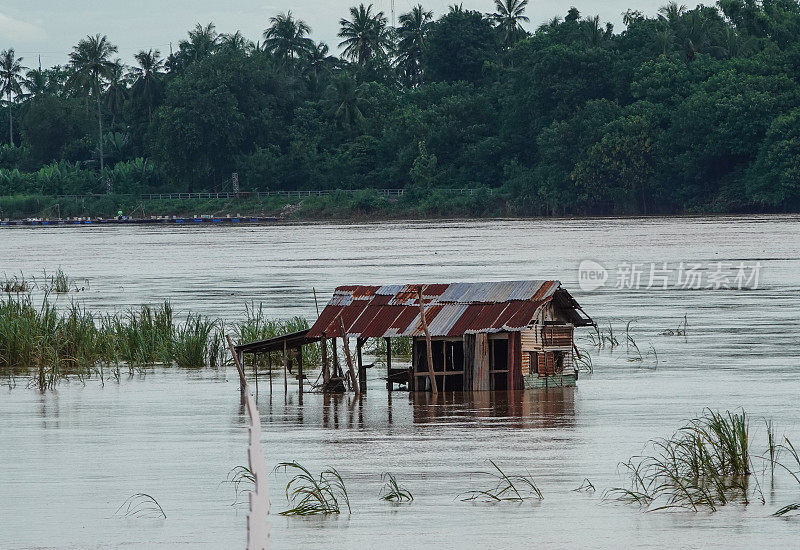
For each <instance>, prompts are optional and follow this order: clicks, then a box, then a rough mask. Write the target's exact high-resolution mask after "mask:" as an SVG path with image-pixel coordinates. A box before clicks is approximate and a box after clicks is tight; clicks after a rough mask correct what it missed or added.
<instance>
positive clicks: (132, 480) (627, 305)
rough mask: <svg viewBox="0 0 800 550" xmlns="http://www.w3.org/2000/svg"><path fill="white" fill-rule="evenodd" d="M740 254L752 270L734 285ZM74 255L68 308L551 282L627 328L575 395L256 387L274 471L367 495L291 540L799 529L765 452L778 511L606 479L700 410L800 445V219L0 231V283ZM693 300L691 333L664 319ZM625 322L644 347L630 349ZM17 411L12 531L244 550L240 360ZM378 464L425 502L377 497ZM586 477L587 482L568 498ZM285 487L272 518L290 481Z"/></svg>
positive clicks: (4, 463)
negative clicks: (767, 421) (286, 467)
mask: <svg viewBox="0 0 800 550" xmlns="http://www.w3.org/2000/svg"><path fill="white" fill-rule="evenodd" d="M583 260H592V261H594V262H597V263H598V264H600V265H602V266H603V267H604V268H605V269H606V270H607V272H608V280H607V282H606V284H605V286H603V287H600V288H598V289H595V290H582V289H581V288H580V286H579V284H578V277H579V272H578V266H579V265H580V264H581V262H582V261H583ZM681 263H683V264H684V267H686V266H689V265H690V264H692V265H695V264H696V265H698V266H699V268H698V270H696V271H695V272H694V273H695V274H698V273H699V274H700V275H701V276H702V284H701V285H699V288H695V287H694V285H692V284H687V283H686V279H685V278H684V280H683V283H681V281H680V280H679V276H680V275H681V274H683V275H685V274H686V273H687V271H684V270H683V268H682V267H681V265H680V264H681ZM720 263H721V264H722V265H723V266H724V268H725V269H730V270H731V273H730V278H728V279H726V280H725V281H724V284H719V281H720V279H719V277H717V278H714V276H713V275H712V272H714V271H719V269H720ZM665 264H666V265H665ZM630 266H638V267H634V268H633V272H634V273H635V272H637V269H641V281H639V284H636V282H635V281H632V280H631V279H630V278H629V277H628V275H630V273H631V269H630ZM737 266H744V269H746V270H747V273H748V277H749V280H748V281H747V283H748V284H745V285H744V287H743V288H739V286H742V285H741V284H740V283H741V280H739V281H737V280H736V279H735V276H736V272H737V269H738V267H737ZM59 267H61V268H62V269H63V270H64V271H65V272H66V273H67V274H69V275H70V276H71V277H73V278H74V279H75V280H76V281H77V283H78V285H79V286H81V287H83V288H84V289H85V290H83V291H81V292H78V293H73V294H72V299H76V300H79V301H80V302H81V303H82V304H84V305H85V306H86V307H87V308H89V309H92V310H99V311H111V310H117V311H119V310H123V309H125V308H127V307H128V306H132V305H139V304H142V303H158V302H160V301H162V300H164V299H169V300H170V301H171V302H172V303H173V305H174V306H175V308H176V310H177V311H178V312H179V315H180V313H181V312H182V313H184V314H185V313H186V312H188V311H190V310H191V311H193V312H199V313H204V314H208V315H211V316H214V317H219V318H224V319H227V320H234V319H237V318H240V317H241V316H242V315H243V313H244V304H245V302H249V301H251V300H252V301H255V302H256V303H258V302H263V303H264V307H265V309H266V310H267V312H268V314H269V315H271V316H275V317H289V316H292V315H296V314H300V315H304V316H307V317H309V318H313V316H314V314H315V304H314V295H313V292H312V288H315V289H316V292H317V296H318V297H319V300H320V307H322V306H323V305H324V303H325V302H326V301H327V297H328V296H329V294H330V292H331V291H332V290H333V288H334V287H335V286H337V285H340V284H351V283H366V284H370V283H372V284H375V283H394V282H418V281H419V282H438V281H440V282H449V281H480V280H500V279H534V278H548V279H549V278H553V279H559V280H561V281H562V282H563V284H564V285H565V287H566V288H567V289H568V290H570V292H571V293H572V294H573V295H574V296H575V297H576V298H577V300H578V301H579V302H580V303H581V305H582V306H583V307H584V309H585V310H586V312H587V313H589V314H590V315H591V316H592V317H593V318H594V319H595V320H596V321H597V322H598V323H599V324H600V325H601V326H602V327H606V328H607V327H608V324H609V323H611V325H612V327H613V328H614V331H615V335H616V336H617V338H618V339H619V340H620V343H621V345H620V346H618V347H616V348H615V349H614V350H609V349H603V350H598V349H592V348H591V346H590V342H589V341H588V340H587V339H586V335H588V333H589V331H588V330H587V329H581V330H582V331H583V337H582V342H581V344H580V345H581V346H582V347H586V348H588V349H589V351H590V353H591V356H592V360H593V365H594V372H593V373H592V374H582V375H581V377H580V380H579V381H578V387H577V388H568V389H562V390H552V389H551V390H542V391H538V392H537V391H529V392H527V393H524V394H515V395H506V394H495V395H493V394H488V393H487V394H482V395H472V396H470V395H461V394H452V393H448V394H443V395H440V396H439V397H438V398H436V399H434V398H431V397H429V396H427V395H418V396H410V395H409V394H407V393H404V392H395V393H392V394H388V393H387V392H386V390H385V388H384V387H383V381H382V380H380V377H381V376H383V375H384V373H383V372H381V370H380V369H378V368H376V369H371V370H370V371H369V376H370V381H369V384H370V389H369V392H368V394H367V396H365V397H362V398H360V399H357V398H355V397H353V396H336V397H334V396H321V395H314V394H306V395H305V397H304V400H303V403H302V404H300V403H299V401H298V396H297V392H296V388H295V386H294V385H292V386H290V388H289V393H288V397H286V398H285V397H284V394H283V389H282V382H281V383H277V384H276V386H275V393H274V394H272V395H270V393H269V390H268V385H267V384H266V383H265V382H262V383H261V385H260V390H261V393H260V395H259V410H260V413H261V417H262V422H263V430H264V434H263V446H264V451H265V454H266V457H267V461H268V463H269V465H270V466H272V465H274V464H277V463H278V462H280V461H291V460H297V461H299V462H301V463H302V464H303V465H305V466H308V467H309V468H310V469H311V470H313V471H319V470H320V469H322V468H324V467H326V466H334V467H336V468H337V469H338V470H339V472H340V473H341V474H342V476H343V478H344V479H345V482H346V484H347V487H348V490H349V491H350V497H351V505H352V514H342V515H340V516H338V517H332V518H331V517H326V518H320V517H313V518H296V517H295V518H291V517H290V518H286V517H281V516H278V515H273V516H271V517H270V523H271V531H270V532H271V544H272V548H274V549H275V548H278V549H283V548H326V549H337V548H358V549H360V548H377V549H391V550H399V549H405V548H414V549H417V548H420V549H421V548H438V549H450V548H452V549H456V548H458V549H462V548H502V549H508V548H521V547H547V548H559V547H577V546H582V547H590V548H595V547H596V548H633V547H642V548H645V547H652V546H669V547H674V548H734V547H736V548H757V547H774V548H781V547H791V546H796V545H797V540H798V530H799V529H800V519H788V520H787V519H778V518H773V517H770V514H771V513H772V512H774V511H775V510H776V509H778V508H779V507H781V506H783V505H785V504H788V503H790V502H797V501H800V485H798V484H797V483H796V482H794V481H793V480H792V481H790V480H788V479H784V477H780V476H776V479H775V481H774V483H771V482H770V481H769V476H768V475H767V476H766V477H762V476H761V467H760V464H761V463H760V462H759V463H757V468H756V469H757V470H758V479H759V481H760V482H761V483H762V489H763V492H764V495H765V499H766V504H765V505H762V504H761V503H760V502H758V501H757V500H754V501H753V502H752V503H751V504H750V505H749V506H742V505H731V506H727V507H725V508H722V509H721V510H720V511H718V512H716V513H706V512H702V513H696V514H695V513H690V512H671V513H664V512H652V513H643V512H641V511H640V510H639V509H637V508H636V507H632V506H628V505H623V504H619V503H616V502H608V501H604V500H603V499H602V493H603V491H604V490H606V489H608V488H611V487H615V486H619V485H622V484H623V482H624V479H623V478H622V477H621V474H620V473H619V472H618V463H619V462H620V461H623V460H626V459H627V458H629V457H630V456H632V455H635V454H637V453H640V452H641V451H642V450H643V448H644V445H645V443H646V441H647V440H648V439H650V438H653V437H665V436H669V435H670V434H671V433H672V432H673V430H674V429H676V428H678V427H679V426H680V425H682V423H683V422H684V420H686V419H687V418H690V417H692V416H696V415H697V414H699V413H701V412H702V410H703V408H704V407H712V408H715V409H717V408H718V409H723V410H724V409H731V410H732V409H734V408H738V407H743V408H744V409H746V410H747V411H748V412H749V413H750V414H751V416H752V419H751V422H752V424H751V428H752V436H753V438H754V442H753V445H754V449H753V452H754V453H755V454H760V453H761V452H763V450H764V449H765V445H766V443H765V441H764V433H763V431H764V430H763V429H762V424H763V420H762V418H772V419H774V422H775V425H776V428H777V431H778V434H779V435H780V434H783V433H786V434H787V435H789V436H790V437H793V438H794V439H795V441H800V401H799V400H798V395H800V357H799V356H800V218H798V217H752V218H744V219H740V218H693V219H646V220H635V219H624V220H583V221H572V220H564V221H481V222H437V223H419V222H406V223H389V224H367V225H296V226H269V227H246V226H242V227H226V228H193V227H185V228H179V227H170V228H163V227H81V228H3V229H2V230H1V231H0V274H2V273H5V275H7V276H13V275H15V274H19V273H23V274H25V276H26V277H30V276H40V275H41V273H42V272H43V271H44V270H47V271H48V272H53V271H55V270H56V269H58V268H59ZM754 270H757V271H758V281H757V283H756V281H755V280H754V279H753V277H752V275H753V271H754ZM654 274H655V275H658V274H662V275H664V278H658V277H656V278H655V279H654V280H652V277H651V276H652V275H654ZM714 281H716V282H714ZM647 286H650V287H651V288H646V287H647ZM709 286H710V287H711V288H707V287H709ZM716 286H719V287H720V288H715V287H716ZM617 287H620V288H617ZM637 287H638V288H637ZM665 287H666V288H665ZM726 287H728V288H726ZM753 287H755V288H753ZM61 300H62V301H63V300H64V298H61ZM684 316H686V317H685V320H686V323H687V324H688V326H687V327H686V335H685V336H679V335H668V334H664V333H665V332H667V333H669V331H672V332H676V331H677V329H678V327H679V325H680V326H683V322H684ZM631 320H633V322H632V323H631V334H632V335H633V337H634V338H635V340H636V343H637V345H638V347H639V349H640V350H641V355H639V354H637V352H635V351H632V350H631V349H630V347H629V346H627V347H626V345H625V335H624V331H625V324H626V323H627V322H628V321H631ZM640 357H641V360H639V358H640ZM367 360H368V361H369V360H370V359H369V358H368V359H367ZM0 418H2V422H0V546H2V547H3V548H15V549H17V548H74V549H86V548H137V549H138V548H156V547H157V548H173V547H174V548H243V547H244V540H245V517H246V509H245V508H244V507H242V506H241V505H238V506H237V505H233V503H234V500H235V499H236V495H235V491H234V489H233V487H231V486H230V485H229V484H226V483H224V480H225V479H226V476H227V475H228V472H229V471H230V470H231V469H232V468H234V467H235V466H237V465H240V464H245V463H246V461H247V456H246V442H247V427H246V419H245V414H244V411H243V410H242V408H241V407H240V404H239V399H238V382H237V380H236V378H235V373H234V371H233V370H232V369H229V370H228V372H223V371H200V372H186V371H181V370H178V369H158V370H156V371H155V372H152V373H150V374H147V375H146V376H144V377H138V376H137V377H134V378H131V379H126V378H123V379H122V380H121V381H120V382H119V383H117V382H114V381H110V382H109V381H107V382H106V384H105V386H101V384H100V383H99V382H98V381H97V380H96V379H94V380H89V381H87V382H86V384H85V385H83V384H81V383H79V382H77V381H72V382H69V383H62V384H60V385H59V386H58V388H57V390H55V391H48V392H45V393H39V392H37V391H35V390H33V389H27V388H26V387H25V381H24V380H18V383H17V386H16V387H15V388H13V389H11V388H5V389H2V391H0ZM490 459H491V460H494V461H495V462H496V463H498V464H499V465H501V466H502V467H503V468H504V469H505V470H506V471H507V472H509V473H525V471H526V470H527V471H529V472H530V473H531V474H532V476H533V478H534V479H535V480H536V482H537V484H538V486H539V488H540V489H541V491H542V493H543V496H544V499H543V500H542V501H541V502H539V501H536V502H535V503H532V502H526V503H522V504H514V503H500V504H495V505H489V504H482V503H467V502H462V501H461V500H459V499H458V495H459V494H460V493H463V492H465V491H468V490H471V489H481V488H485V487H486V480H485V479H483V478H482V477H480V476H479V475H478V472H480V471H485V470H487V469H488V468H489V464H488V462H487V461H488V460H490ZM383 472H391V473H393V474H394V475H395V476H396V477H397V479H398V481H399V482H400V483H401V484H402V485H404V486H405V487H407V488H408V489H409V490H410V491H411V493H413V495H414V497H415V500H414V501H413V503H411V504H405V505H392V504H390V503H386V502H383V501H380V500H378V492H379V490H380V488H381V485H382V482H381V474H382V473H383ZM586 479H588V480H589V481H591V483H592V484H593V485H594V486H595V487H596V489H597V490H596V492H594V493H592V492H583V491H574V489H576V488H578V487H579V486H580V485H582V483H583V482H584V480H586ZM269 481H270V484H271V491H272V504H273V511H275V512H279V511H281V510H283V509H285V508H286V507H287V506H286V498H285V496H284V494H283V491H282V485H284V484H285V482H286V477H285V475H283V474H278V475H276V476H271V477H270V479H269ZM135 493H146V494H149V495H152V496H153V497H154V498H155V499H156V500H157V501H158V503H159V504H160V505H161V507H162V508H163V509H164V512H165V513H166V516H167V517H166V519H148V518H132V517H129V518H120V517H115V511H116V510H117V508H118V507H119V506H120V505H121V504H122V503H123V502H124V501H125V499H126V498H128V497H129V496H131V495H133V494H135Z"/></svg>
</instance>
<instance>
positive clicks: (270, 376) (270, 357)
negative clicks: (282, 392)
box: [267, 351, 272, 399]
mask: <svg viewBox="0 0 800 550" xmlns="http://www.w3.org/2000/svg"><path fill="white" fill-rule="evenodd" d="M267 367H269V395H270V399H272V352H271V351H268V352H267Z"/></svg>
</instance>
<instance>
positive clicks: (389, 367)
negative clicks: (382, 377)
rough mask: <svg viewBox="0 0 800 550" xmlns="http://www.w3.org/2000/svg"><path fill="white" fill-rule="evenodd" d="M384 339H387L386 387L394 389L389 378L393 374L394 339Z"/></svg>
mask: <svg viewBox="0 0 800 550" xmlns="http://www.w3.org/2000/svg"><path fill="white" fill-rule="evenodd" d="M384 340H386V389H387V390H389V391H392V382H391V380H390V379H389V377H390V376H391V374H392V339H391V338H384ZM390 410H391V408H390Z"/></svg>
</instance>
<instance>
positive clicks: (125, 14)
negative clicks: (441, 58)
mask: <svg viewBox="0 0 800 550" xmlns="http://www.w3.org/2000/svg"><path fill="white" fill-rule="evenodd" d="M395 2H396V4H395V12H396V14H398V15H399V14H401V13H403V12H406V11H408V10H409V8H410V7H411V6H412V5H415V4H417V1H413V0H395ZM356 3H357V2H356V1H355V0H328V1H324V0H296V1H285V0H268V1H256V0H235V1H233V2H228V3H226V4H227V5H222V4H223V2H220V1H219V0H215V1H212V0H134V1H131V0H0V49H5V48H8V47H13V48H15V49H16V50H17V52H18V54H19V55H21V56H22V57H23V58H24V61H23V64H24V65H26V66H28V67H32V66H35V65H36V64H37V63H38V56H39V55H41V58H42V65H43V66H45V67H47V66H51V65H55V64H59V63H64V62H65V61H66V59H67V55H68V52H69V51H70V49H71V48H72V46H74V45H75V44H76V43H77V42H78V40H80V39H81V38H83V37H84V36H86V35H87V34H95V33H101V34H106V35H108V37H109V39H110V40H111V42H112V43H114V44H116V45H117V46H118V47H119V56H120V57H121V58H122V60H123V61H124V62H126V63H129V62H130V61H131V59H132V57H133V54H134V53H136V52H137V51H139V50H140V49H148V48H157V49H159V50H161V52H162V54H165V55H166V54H167V53H169V43H170V41H171V42H172V43H173V46H175V47H176V46H177V43H178V41H179V40H181V39H182V38H184V37H185V36H186V31H187V30H188V29H189V28H191V27H193V26H194V24H195V23H198V22H199V23H203V24H205V23H208V22H209V21H213V22H214V24H215V25H216V27H217V31H218V32H234V31H236V30H241V31H242V33H243V34H244V35H245V36H247V37H248V38H250V39H251V40H257V39H259V38H260V37H261V33H262V32H263V30H264V28H265V27H266V26H267V25H268V20H269V18H270V17H271V16H273V15H275V14H277V13H279V12H283V11H286V10H292V12H293V13H294V15H295V16H296V17H299V18H300V19H303V20H305V21H306V22H308V23H309V25H311V30H312V37H313V38H314V40H317V41H324V42H327V43H328V45H329V46H330V47H331V50H332V51H338V48H337V46H336V45H337V44H338V42H339V40H338V39H337V37H336V33H337V31H338V28H339V19H340V18H341V17H344V16H346V15H347V12H348V8H349V7H350V6H352V5H354V4H356ZM367 3H368V2H367ZM452 3H453V1H452V0H425V1H423V2H422V4H423V6H425V7H426V8H427V9H431V10H433V11H434V13H435V14H436V16H438V15H440V14H442V13H444V12H446V11H447V6H448V5H450V4H452ZM462 3H463V5H464V7H465V8H467V9H476V10H480V11H483V12H489V11H492V7H493V1H492V0H464V1H463V2H462ZM665 3H666V0H605V1H600V0H575V1H574V2H558V1H555V0H531V2H530V3H529V5H528V10H527V15H528V16H529V17H530V18H531V23H530V24H529V25H528V27H529V28H531V27H535V26H537V25H538V24H539V23H541V22H543V21H547V20H549V19H551V18H552V17H553V16H554V15H560V16H562V17H563V16H564V14H565V13H566V12H567V10H568V9H569V8H570V6H573V5H574V6H575V7H577V8H578V9H579V10H580V11H581V13H582V14H583V15H600V17H601V19H603V21H611V22H612V23H614V26H615V28H617V29H619V28H620V27H621V25H622V16H621V14H622V12H624V11H625V10H626V9H627V8H633V9H638V10H640V11H642V12H643V13H645V14H648V15H652V14H654V13H655V11H656V10H657V9H658V7H659V6H660V5H662V4H665ZM374 4H375V6H376V7H377V8H378V9H380V10H382V11H384V12H385V13H386V15H387V17H389V13H390V7H391V0H374Z"/></svg>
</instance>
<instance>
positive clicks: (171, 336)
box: [0, 270, 318, 390]
mask: <svg viewBox="0 0 800 550" xmlns="http://www.w3.org/2000/svg"><path fill="white" fill-rule="evenodd" d="M55 277H57V280H59V281H69V278H68V277H67V276H66V275H64V274H63V272H61V271H60V270H59V275H57V276H55ZM19 280H24V279H18V281H19ZM59 284H60V283H59ZM303 327H304V328H307V327H308V322H307V321H306V320H305V319H302V318H299V317H295V318H293V319H290V320H288V321H278V320H269V321H267V320H266V319H264V316H263V308H261V307H260V306H259V307H258V308H255V307H253V306H252V305H248V306H247V307H246V315H245V319H244V320H242V321H241V322H239V323H236V324H234V325H233V326H232V327H231V330H232V332H234V333H235V334H236V335H237V337H238V341H239V342H244V341H250V340H247V339H248V338H252V339H261V338H266V337H270V336H275V335H278V334H285V333H286V332H293V331H295V330H300V328H303ZM225 329H226V327H225V326H224V324H223V323H222V322H221V321H216V320H212V319H209V318H208V317H205V316H203V315H197V314H193V313H188V314H187V315H186V317H185V320H184V321H183V322H178V321H176V319H175V312H174V311H173V308H172V305H171V304H170V303H169V302H168V301H165V302H164V303H162V304H160V305H158V306H151V305H143V306H141V307H139V308H131V309H129V310H127V311H124V312H121V313H109V314H105V315H98V314H94V313H92V312H90V311H88V310H86V309H85V308H83V307H82V306H80V305H79V304H78V303H76V302H74V301H73V302H70V303H69V305H67V306H64V307H58V306H57V305H56V304H55V303H54V302H52V301H50V299H49V296H48V293H47V292H45V295H44V297H43V298H42V301H41V304H39V305H37V304H34V302H33V299H32V298H31V295H30V294H27V293H7V295H6V296H5V298H0V376H3V377H5V378H7V379H8V380H9V383H10V384H13V383H15V380H16V378H17V377H19V376H31V382H32V385H34V386H36V387H37V388H39V389H41V390H44V389H47V388H52V387H54V386H55V385H56V384H57V383H58V382H59V381H61V380H63V379H65V378H67V377H69V376H74V377H77V378H78V379H79V380H84V379H88V378H92V377H97V378H99V379H100V380H101V381H104V380H105V379H106V378H107V377H108V376H113V377H114V378H117V379H118V378H119V376H120V373H121V371H123V370H125V371H127V372H128V374H134V373H144V372H146V369H147V368H149V367H153V366H155V365H166V366H169V365H175V366H177V367H181V368H189V369H192V368H204V367H205V368H218V367H220V366H223V365H224V364H225V361H226V357H227V354H228V351H227V349H226V347H225V344H224V332H225ZM308 348H309V350H308V352H307V353H305V354H304V361H308V364H309V367H311V366H316V361H318V358H317V355H318V350H315V347H314V346H308ZM275 365H276V366H277V365H278V362H277V360H276V361H275Z"/></svg>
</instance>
